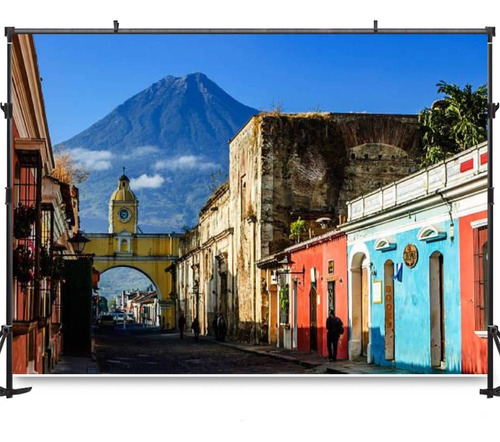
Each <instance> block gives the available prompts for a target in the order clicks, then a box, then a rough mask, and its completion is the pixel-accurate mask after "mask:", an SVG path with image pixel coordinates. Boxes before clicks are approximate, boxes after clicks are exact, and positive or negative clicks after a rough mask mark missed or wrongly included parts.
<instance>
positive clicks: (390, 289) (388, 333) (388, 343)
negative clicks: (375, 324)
mask: <svg viewBox="0 0 500 442" xmlns="http://www.w3.org/2000/svg"><path fill="white" fill-rule="evenodd" d="M393 276H394V263H393V262H392V261H391V260H390V259H388V260H387V261H386V262H385V264H384V304H385V359H386V360H388V361H392V360H394V358H395V355H394V349H395V340H396V335H395V326H394V318H395V313H394V279H393Z"/></svg>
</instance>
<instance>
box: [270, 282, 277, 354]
mask: <svg viewBox="0 0 500 442" xmlns="http://www.w3.org/2000/svg"><path fill="white" fill-rule="evenodd" d="M269 299H270V303H269V304H270V305H269V308H270V310H271V315H270V316H271V318H270V323H269V344H271V345H276V342H277V339H278V308H279V307H278V290H277V288H276V285H272V286H271V290H270V297H269Z"/></svg>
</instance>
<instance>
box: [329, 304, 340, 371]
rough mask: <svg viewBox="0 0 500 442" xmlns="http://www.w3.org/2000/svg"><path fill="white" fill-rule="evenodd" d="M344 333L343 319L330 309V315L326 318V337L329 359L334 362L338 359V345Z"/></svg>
mask: <svg viewBox="0 0 500 442" xmlns="http://www.w3.org/2000/svg"><path fill="white" fill-rule="evenodd" d="M342 333H344V324H343V323H342V320H341V319H340V318H339V317H337V316H335V315H334V313H333V310H330V315H329V316H328V318H327V320H326V338H327V343H328V359H331V360H332V361H334V362H335V361H336V360H337V346H338V344H339V338H340V335H341V334H342Z"/></svg>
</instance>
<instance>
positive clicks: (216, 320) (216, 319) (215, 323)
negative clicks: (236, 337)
mask: <svg viewBox="0 0 500 442" xmlns="http://www.w3.org/2000/svg"><path fill="white" fill-rule="evenodd" d="M212 328H213V329H214V335H215V339H217V340H219V314H218V313H217V314H216V315H215V316H214V320H213V321H212Z"/></svg>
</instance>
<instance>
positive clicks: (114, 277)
mask: <svg viewBox="0 0 500 442" xmlns="http://www.w3.org/2000/svg"><path fill="white" fill-rule="evenodd" d="M97 293H98V296H99V297H101V298H105V299H106V300H107V306H108V310H109V312H110V313H112V312H113V311H115V312H116V311H120V312H125V313H127V314H129V313H130V315H131V316H130V317H131V318H133V322H136V323H140V324H142V325H145V326H146V325H148V326H162V325H163V320H162V317H161V315H160V314H159V311H160V306H159V301H158V300H159V299H160V298H159V294H158V291H157V287H156V285H155V283H154V281H153V280H152V279H151V278H150V277H149V276H148V275H147V274H145V273H144V272H143V271H141V270H140V269H137V268H135V267H131V266H114V267H110V268H108V269H105V270H103V271H102V273H101V275H100V277H99V289H98V291H97Z"/></svg>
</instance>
